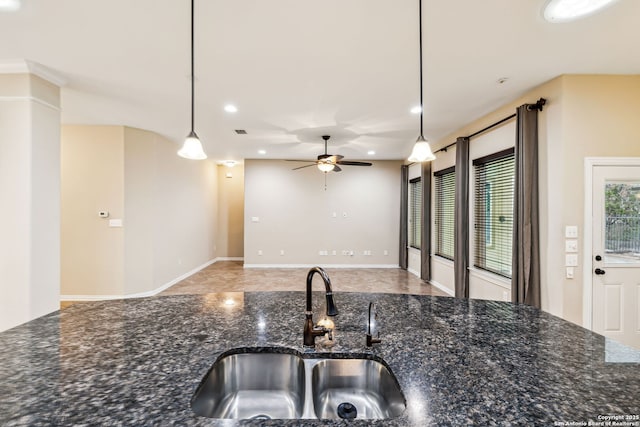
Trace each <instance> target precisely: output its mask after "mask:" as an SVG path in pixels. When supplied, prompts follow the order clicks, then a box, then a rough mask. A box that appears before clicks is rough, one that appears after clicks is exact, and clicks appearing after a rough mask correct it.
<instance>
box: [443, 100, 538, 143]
mask: <svg viewBox="0 0 640 427" xmlns="http://www.w3.org/2000/svg"><path fill="white" fill-rule="evenodd" d="M546 103H547V100H546V99H544V98H540V99H538V100H537V101H536V103H535V104H528V106H527V109H528V110H538V111H542V108H543V107H544V105H545V104H546ZM515 116H516V115H515V114H511V115H510V116H507V117H505V118H502V119H500V120H498V121H497V122H495V123H492V124H490V125H489V126H487V127H485V128H483V129H480V130H479V131H477V132H474V133H472V134H471V135H469V136H467V138H473V137H474V136H478V135H480V134H481V133H483V132H486V131H488V130H489V129H493V128H494V127H496V126H499V125H501V124H502V123H504V122H506V121H507V120H511V119H513V118H514V117H515ZM454 145H456V143H455V141H454V142H452V143H451V144H449V145H447V146H444V147H442V148H441V149H439V150H436V151H434V152H433V154H435V153H438V152H440V151H444V152H446V151H447V148H449V147H453V146H454Z"/></svg>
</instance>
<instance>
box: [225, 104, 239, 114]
mask: <svg viewBox="0 0 640 427" xmlns="http://www.w3.org/2000/svg"><path fill="white" fill-rule="evenodd" d="M224 111H226V112H227V113H237V112H238V107H236V106H235V105H233V104H227V105H225V106H224Z"/></svg>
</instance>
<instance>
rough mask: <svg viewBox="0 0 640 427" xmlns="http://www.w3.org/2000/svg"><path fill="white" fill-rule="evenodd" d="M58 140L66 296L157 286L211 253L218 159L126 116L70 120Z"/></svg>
mask: <svg viewBox="0 0 640 427" xmlns="http://www.w3.org/2000/svg"><path fill="white" fill-rule="evenodd" d="M62 146H63V150H62V165H63V174H62V187H63V192H62V194H63V197H62V231H63V237H62V294H63V298H69V299H78V298H79V299H83V298H87V299H91V298H92V297H96V298H99V297H117V296H123V295H129V296H131V295H146V294H152V293H154V292H157V291H158V290H160V289H162V288H163V287H166V286H168V285H170V284H171V283H173V282H174V281H175V280H177V279H178V278H180V277H182V276H183V275H185V274H187V273H189V272H191V271H193V270H194V269H197V268H199V267H201V266H202V265H204V264H206V263H208V262H210V261H211V260H213V259H214V258H215V256H216V255H215V249H214V247H215V236H216V230H215V228H216V224H217V212H216V203H215V200H216V198H217V176H216V173H215V166H214V165H213V163H212V162H210V161H204V162H195V161H190V160H186V159H182V158H180V157H178V156H177V155H176V149H177V146H176V145H175V144H174V143H172V142H171V141H168V140H167V139H165V138H163V137H162V136H160V135H157V134H155V133H153V132H148V131H144V130H140V129H132V128H128V127H122V126H64V127H63V133H62ZM101 210H104V211H109V213H110V216H109V218H107V219H104V218H100V217H99V216H98V212H99V211H101ZM110 219H122V220H123V227H121V228H120V227H109V220H110Z"/></svg>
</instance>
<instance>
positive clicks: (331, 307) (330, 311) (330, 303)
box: [307, 267, 338, 316]
mask: <svg viewBox="0 0 640 427" xmlns="http://www.w3.org/2000/svg"><path fill="white" fill-rule="evenodd" d="M316 273H318V274H319V275H320V277H322V281H324V287H325V293H326V296H327V316H337V315H338V309H337V308H336V304H335V302H334V300H333V290H332V289H331V279H329V275H328V274H327V272H326V271H324V269H322V268H321V267H313V268H312V269H311V270H309V273H308V274H307V313H309V312H310V311H311V307H312V305H311V284H312V283H313V275H314V274H316Z"/></svg>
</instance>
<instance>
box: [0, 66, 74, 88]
mask: <svg viewBox="0 0 640 427" xmlns="http://www.w3.org/2000/svg"><path fill="white" fill-rule="evenodd" d="M0 74H33V75H34V76H38V77H40V78H41V79H44V80H46V81H48V82H49V83H53V84H54V85H56V86H58V87H62V86H65V85H66V84H67V83H68V81H67V79H65V78H64V77H63V76H61V75H60V74H58V73H56V72H55V71H53V70H51V69H50V68H48V67H46V66H44V65H42V64H39V63H37V62H34V61H29V60H27V59H11V60H7V61H0Z"/></svg>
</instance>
